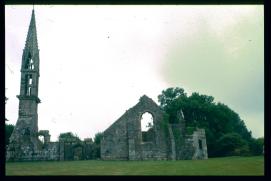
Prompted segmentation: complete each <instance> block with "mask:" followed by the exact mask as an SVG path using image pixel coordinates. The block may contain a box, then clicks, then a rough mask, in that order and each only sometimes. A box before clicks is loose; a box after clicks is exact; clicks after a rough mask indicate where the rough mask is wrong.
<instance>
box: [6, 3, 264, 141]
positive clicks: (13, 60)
mask: <svg viewBox="0 0 271 181" xmlns="http://www.w3.org/2000/svg"><path fill="white" fill-rule="evenodd" d="M5 8H6V10H5V21H6V22H5V27H6V32H5V33H6V35H5V36H6V85H5V87H6V96H7V97H8V98H9V100H8V102H7V104H6V117H7V118H8V119H9V120H10V122H9V123H12V124H15V123H16V121H17V118H18V105H19V101H18V99H17V98H16V95H18V94H19V87H20V67H21V61H22V59H21V58H22V53H23V51H22V50H23V48H24V44H25V40H26V35H27V31H28V26H29V23H30V17H31V11H32V5H31V6H23V5H21V6H11V5H9V6H5ZM35 15H36V26H37V34H38V45H39V49H40V80H39V97H40V99H41V101H42V102H41V104H39V110H38V114H39V129H40V130H44V129H47V130H49V131H50V134H51V135H52V137H51V139H52V140H53V141H56V139H57V137H58V135H59V134H60V133H63V132H68V131H71V132H73V133H76V134H77V135H78V136H79V137H80V138H82V139H83V138H86V137H94V135H95V133H97V132H101V131H104V130H105V129H106V128H108V127H109V126H110V125H111V124H112V123H113V122H114V121H116V120H117V119H118V118H119V117H120V116H121V115H122V114H123V113H124V112H125V111H126V110H127V109H129V108H130V107H132V106H134V105H135V104H136V103H137V102H138V99H139V98H140V97H141V96H142V95H143V94H146V95H147V96H149V97H150V98H152V99H153V100H154V101H155V102H157V103H158V101H157V96H158V95H159V94H160V93H161V91H162V90H163V89H166V88H168V87H177V86H178V87H182V88H184V89H185V91H186V92H187V93H188V94H189V93H191V92H199V93H201V94H207V95H212V96H214V97H215V101H216V102H218V101H219V102H223V103H225V104H227V105H228V106H229V107H230V108H232V109H233V110H234V111H236V112H237V113H238V114H239V115H240V117H241V119H243V120H244V121H245V123H246V125H247V127H248V129H249V130H251V131H252V134H253V136H255V137H260V136H263V135H264V56H263V53H264V48H263V47H264V46H263V29H264V20H263V6H262V5H258V6H248V5H246V6H240V5H239V6H169V5H168V6H150V5H148V6H138V5H137V6H123V5H122V6H105V5H102V6H95V5H92V6H67V5H66V6H60V5H54V6H51V5H50V6H45V5H43V6H35Z"/></svg>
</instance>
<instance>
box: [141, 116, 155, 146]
mask: <svg viewBox="0 0 271 181" xmlns="http://www.w3.org/2000/svg"><path fill="white" fill-rule="evenodd" d="M141 134H142V142H148V141H152V140H153V137H154V130H153V116H152V114H150V113H148V112H146V113H144V114H142V116H141Z"/></svg>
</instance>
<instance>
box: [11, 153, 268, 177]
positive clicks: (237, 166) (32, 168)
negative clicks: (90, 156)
mask: <svg viewBox="0 0 271 181" xmlns="http://www.w3.org/2000/svg"><path fill="white" fill-rule="evenodd" d="M263 174H264V158H263V157H262V156H258V157H223V158H210V159H208V160H178V161H99V160H85V161H43V162H8V163H6V175H263Z"/></svg>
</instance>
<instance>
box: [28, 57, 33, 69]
mask: <svg viewBox="0 0 271 181" xmlns="http://www.w3.org/2000/svg"><path fill="white" fill-rule="evenodd" d="M29 69H30V70H33V69H34V61H33V59H32V58H31V59H30V65H29Z"/></svg>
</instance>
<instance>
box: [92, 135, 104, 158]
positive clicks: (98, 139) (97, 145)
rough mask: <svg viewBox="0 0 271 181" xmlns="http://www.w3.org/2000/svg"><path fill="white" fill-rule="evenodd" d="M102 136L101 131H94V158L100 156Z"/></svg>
mask: <svg viewBox="0 0 271 181" xmlns="http://www.w3.org/2000/svg"><path fill="white" fill-rule="evenodd" d="M102 137H103V133H100V132H99V133H96V134H95V137H94V144H93V149H94V155H93V157H94V158H96V159H97V158H101V140H102Z"/></svg>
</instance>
